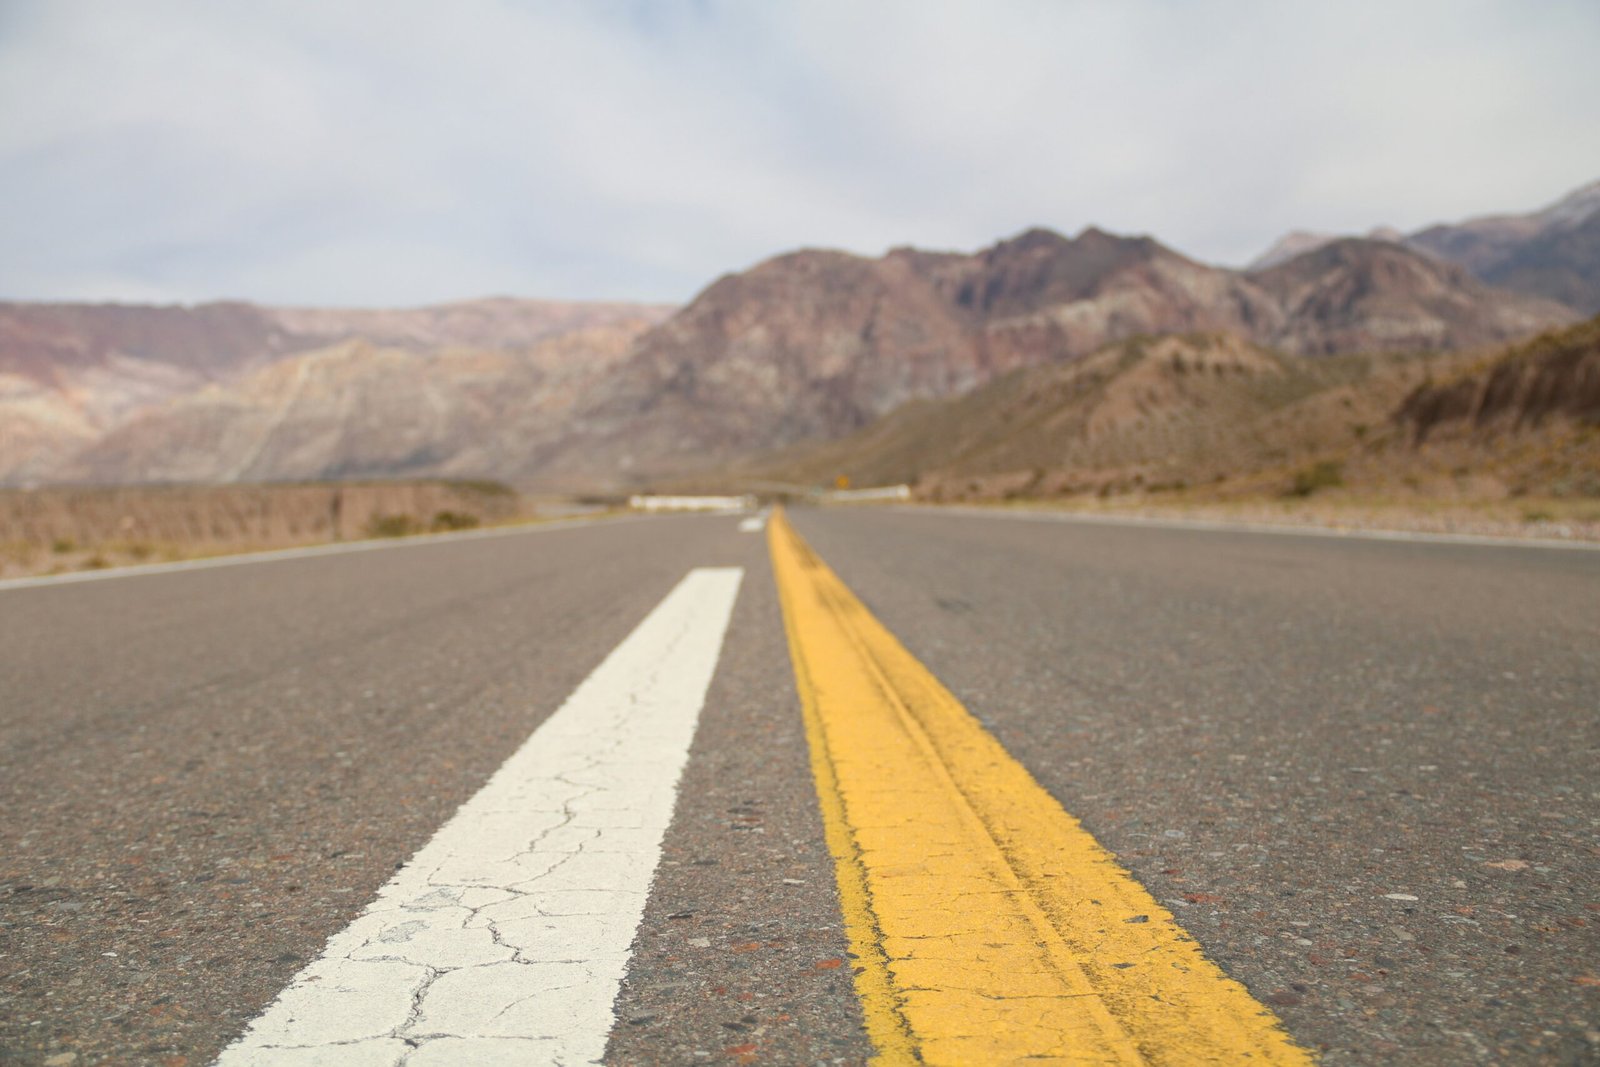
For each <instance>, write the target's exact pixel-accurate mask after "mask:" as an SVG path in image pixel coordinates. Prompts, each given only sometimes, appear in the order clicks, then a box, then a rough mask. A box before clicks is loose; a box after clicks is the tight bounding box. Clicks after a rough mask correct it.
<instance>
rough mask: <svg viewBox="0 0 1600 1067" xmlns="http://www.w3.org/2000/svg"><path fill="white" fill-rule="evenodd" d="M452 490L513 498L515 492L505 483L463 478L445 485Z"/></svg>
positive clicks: (488, 479) (485, 479)
mask: <svg viewBox="0 0 1600 1067" xmlns="http://www.w3.org/2000/svg"><path fill="white" fill-rule="evenodd" d="M445 484H446V485H448V486H450V487H451V488H454V489H460V490H463V491H465V492H468V493H478V494H480V495H482V496H514V495H516V490H514V489H512V488H511V487H510V486H509V485H507V484H506V483H505V482H497V481H494V480H493V479H490V478H463V479H456V480H452V481H448V482H446V483H445Z"/></svg>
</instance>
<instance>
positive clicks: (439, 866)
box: [218, 567, 744, 1067]
mask: <svg viewBox="0 0 1600 1067" xmlns="http://www.w3.org/2000/svg"><path fill="white" fill-rule="evenodd" d="M743 576H744V571H743V569H742V568H738V567H707V568H699V569H696V570H693V571H690V572H689V574H688V576H687V577H685V578H684V579H683V581H682V582H680V583H679V584H678V586H677V588H675V589H674V590H673V591H672V592H671V593H669V594H668V595H667V597H666V599H665V600H663V601H662V602H661V603H660V604H659V605H657V606H656V608H655V609H654V610H653V611H651V612H650V614H649V615H648V616H647V617H646V618H645V620H644V621H643V622H641V623H640V624H639V626H638V628H637V629H636V630H634V631H633V633H632V634H630V635H629V636H628V637H627V639H626V640H624V641H623V642H622V644H620V645H618V646H617V647H616V649H615V650H614V651H613V652H612V653H611V655H609V656H608V657H606V660H605V662H603V663H601V664H600V666H599V667H597V668H595V671H594V673H593V674H591V675H590V676H589V677H588V678H587V679H586V680H585V681H584V682H583V684H582V685H580V686H578V688H577V689H576V690H574V691H573V693H572V695H571V696H570V697H568V698H567V701H566V703H564V704H563V705H562V706H561V707H560V708H559V709H558V710H557V711H556V712H555V714H553V715H551V716H550V718H549V719H547V720H546V721H545V722H544V724H543V725H541V726H540V727H539V728H538V729H537V730H535V731H534V732H533V734H532V736H530V737H529V738H528V740H527V741H526V742H525V743H524V744H523V746H522V747H521V748H520V749H518V750H517V752H516V753H515V754H514V755H513V756H512V757H511V758H510V759H509V760H507V761H506V763H505V765H504V766H502V767H501V768H500V770H498V771H496V772H495V774H494V777H492V778H490V779H489V782H488V784H487V785H485V786H484V787H483V789H482V790H480V791H479V792H478V794H477V795H476V796H474V797H473V798H472V799H471V800H469V801H467V802H466V803H465V804H463V805H462V806H461V810H459V811H458V812H456V814H455V815H454V816H453V817H452V818H451V819H450V821H449V822H447V823H446V824H445V825H444V827H443V828H442V829H441V830H440V831H439V832H438V833H437V834H435V835H434V837H433V839H432V840H431V841H429V842H428V843H427V844H426V845H424V846H423V848H422V849H421V851H419V852H418V853H417V854H416V856H414V857H412V859H411V862H410V863H408V864H406V866H405V867H404V868H402V869H401V870H400V871H399V872H398V873H397V874H396V875H395V876H394V878H393V879H392V880H391V881H390V882H389V883H388V884H387V885H385V886H384V887H383V888H382V889H380V890H379V891H378V897H377V899H376V900H375V901H374V902H373V903H372V904H371V905H369V906H368V908H367V910H366V912H365V913H363V914H362V916H361V917H360V918H358V919H357V920H356V921H355V922H353V923H351V924H350V925H349V926H348V927H347V928H345V930H343V931H342V932H341V933H338V934H336V935H334V936H333V937H332V938H331V939H330V940H329V941H328V945H327V948H326V949H325V950H324V952H323V954H322V957H321V958H320V959H318V960H316V961H315V962H314V963H312V964H311V965H310V966H308V967H307V968H306V969H305V970H303V971H301V972H300V974H298V975H297V976H296V977H295V979H294V981H292V982H291V983H290V984H289V987H288V988H287V989H285V990H284V991H283V993H282V994H280V995H279V997H278V999H277V1000H276V1001H274V1002H273V1003H272V1005H271V1006H270V1007H268V1008H267V1010H266V1011H265V1012H263V1013H262V1015H261V1016H260V1017H259V1018H258V1019H256V1021H255V1022H254V1023H252V1024H251V1026H250V1029H249V1030H248V1031H247V1032H246V1033H245V1034H244V1036H243V1037H241V1038H240V1039H239V1040H238V1041H236V1042H235V1043H234V1044H233V1045H231V1046H229V1047H228V1048H227V1049H226V1050H225V1051H224V1052H223V1054H222V1057H221V1059H220V1060H219V1061H218V1062H219V1063H220V1064H222V1065H223V1067H240V1065H245V1064H249V1065H263V1067H264V1065H279V1064H283V1065H294V1067H308V1065H312V1064H339V1065H346V1064H354V1065H367V1064H371V1065H374V1067H376V1065H385V1067H394V1065H398V1064H401V1063H404V1064H405V1065H406V1067H423V1065H428V1064H472V1063H512V1062H514V1063H519V1064H535V1063H543V1064H565V1065H570V1064H579V1063H594V1062H598V1061H599V1059H600V1057H601V1055H602V1054H603V1053H604V1052H605V1047H606V1041H607V1038H608V1037H609V1035H610V1032H611V1028H612V1025H613V1023H614V1021H615V1020H614V1018H613V1014H612V1003H613V1001H614V1000H615V999H616V995H617V990H618V988H619V987H620V985H621V983H622V978H623V973H624V971H625V969H626V967H627V963H628V958H629V950H630V946H631V945H632V943H633V937H634V933H635V931H636V930H637V929H638V926H639V921H640V919H641V918H642V917H643V914H644V906H645V898H646V895H647V894H648V891H649V888H650V881H651V878H652V876H653V875H654V873H655V869H656V865H657V863H658V862H659V861H660V858H661V840H662V837H663V836H664V834H665V833H666V829H667V824H668V822H670V821H671V819H672V809H673V805H674V803H675V801H676V797H677V789H678V779H679V777H680V775H681V773H682V771H683V766H684V763H685V762H686V761H687V760H688V756H689V744H690V742H691V741H692V740H693V738H694V732H695V726H696V724H697V722H698V721H699V717H700V709H701V706H702V705H703V704H704V703H705V697H706V690H707V689H708V688H709V687H710V685H711V676H712V674H713V672H714V671H715V669H716V665H717V659H718V657H719V656H720V654H721V649H722V640H723V636H724V634H725V633H726V632H727V629H728V620H729V618H730V616H731V614H732V612H733V603H734V599H735V598H736V597H737V595H738V592H739V583H740V580H741V579H742V578H743Z"/></svg>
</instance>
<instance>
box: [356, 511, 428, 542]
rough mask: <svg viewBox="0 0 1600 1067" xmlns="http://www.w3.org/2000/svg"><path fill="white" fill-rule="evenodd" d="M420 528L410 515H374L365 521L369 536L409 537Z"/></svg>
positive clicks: (418, 531) (419, 531)
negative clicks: (370, 519) (369, 520)
mask: <svg viewBox="0 0 1600 1067" xmlns="http://www.w3.org/2000/svg"><path fill="white" fill-rule="evenodd" d="M421 532H422V528H421V526H420V525H419V524H418V523H417V520H415V519H413V518H412V517H411V516H410V515H374V516H373V517H372V521H371V522H369V523H367V536H369V537H409V536H411V535H412V534H414V533H421Z"/></svg>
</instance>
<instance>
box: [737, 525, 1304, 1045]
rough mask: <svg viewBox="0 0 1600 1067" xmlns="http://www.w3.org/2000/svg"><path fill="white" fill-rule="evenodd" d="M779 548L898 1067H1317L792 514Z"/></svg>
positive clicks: (867, 988) (844, 881) (847, 884)
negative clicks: (964, 702) (801, 530)
mask: <svg viewBox="0 0 1600 1067" xmlns="http://www.w3.org/2000/svg"><path fill="white" fill-rule="evenodd" d="M767 536H768V547H769V550H770V551H771V554H772V564H773V569H774V573H775V575H776V578H777V583H778V590H779V595H780V597H781V599H782V603H783V615H784V623H785V626H786V627H787V629H788V634H789V649H790V653H791V656H792V658H793V660H794V669H795V679H796V684H797V686H798V688H799V692H800V701H801V705H802V707H803V710H804V715H805V722H806V736H807V739H808V741H809V744H810V747H811V765H812V770H813V771H814V773H815V775H816V780H817V792H818V795H819V798H820V800H821V804H822V813H823V821H824V826H825V829H826V833H827V840H828V847H829V849H830V851H831V852H832V854H833V857H834V861H835V868H836V872H837V875H838V880H839V893H840V899H841V903H842V905H843V910H844V919H845V926H846V933H847V935H848V937H849V939H850V942H851V950H852V952H853V953H854V954H855V956H856V959H855V961H854V963H855V972H856V974H855V980H856V991H857V993H858V995H859V996H860V998H861V1002H862V1007H863V1011H864V1014H865V1017H866V1023H867V1029H868V1032H869V1033H870V1035H871V1037H872V1040H873V1042H874V1044H875V1045H876V1048H877V1052H878V1061H879V1062H880V1063H915V1062H923V1063H941V1064H943V1063H949V1064H967V1063H972V1064H978V1063H984V1064H987V1063H1007V1062H1013V1061H1018V1060H1029V1061H1035V1062H1052V1063H1072V1064H1098V1063H1116V1064H1128V1063H1152V1064H1235V1063H1258V1064H1308V1063H1311V1062H1312V1060H1311V1057H1310V1055H1309V1054H1308V1053H1307V1052H1306V1051H1305V1050H1304V1049H1302V1048H1300V1047H1299V1046H1297V1045H1295V1044H1294V1043H1293V1041H1292V1040H1291V1039H1290V1038H1289V1035H1288V1034H1287V1033H1286V1032H1285V1031H1284V1029H1283V1027H1282V1024H1281V1023H1279V1021H1278V1020H1277V1018H1276V1017H1275V1016H1274V1015H1273V1014H1272V1012H1271V1011H1269V1010H1268V1009H1267V1008H1266V1007H1264V1006H1263V1005H1262V1004H1261V1003H1259V1002H1258V1001H1256V1000H1255V999H1254V998H1252V997H1251V996H1250V994H1249V993H1248V992H1247V991H1246V990H1245V988H1244V987H1243V986H1242V985H1240V984H1239V983H1238V982H1236V981H1234V980H1233V979H1231V978H1229V977H1228V976H1227V975H1226V974H1224V973H1223V972H1222V971H1221V969H1219V968H1218V967H1217V966H1216V964H1214V963H1212V962H1211V961H1210V960H1208V959H1206V957H1205V956H1204V955H1203V954H1202V953H1201V951H1200V948H1199V946H1198V945H1197V944H1196V943H1195V942H1194V940H1193V939H1192V938H1191V937H1190V936H1189V935H1188V934H1187V933H1186V932H1185V931H1184V930H1183V928H1182V927H1180V926H1179V925H1178V923H1177V921H1176V920H1175V919H1174V918H1173V917H1172V914H1171V913H1170V912H1168V911H1167V910H1166V909H1165V908H1163V907H1162V906H1161V905H1159V904H1158V903H1156V901H1155V899H1154V898H1153V897H1151V896H1150V894H1149V893H1148V892H1147V891H1146V890H1145V889H1144V887H1143V886H1141V885H1140V884H1139V883H1138V882H1136V881H1135V880H1134V879H1133V877H1132V876H1130V875H1129V874H1128V873H1127V872H1126V871H1124V870H1123V869H1122V868H1121V867H1120V866H1118V864H1117V862H1116V860H1115V858H1114V857H1113V856H1112V855H1111V854H1110V853H1108V852H1107V851H1105V850H1104V849H1103V848H1101V847H1100V845H1099V844H1098V843H1097V842H1096V841H1095V840H1094V838H1093V837H1091V836H1090V835H1089V833H1088V832H1087V831H1086V830H1084V829H1083V828H1082V826H1080V825H1079V824H1078V821H1077V820H1076V819H1074V818H1073V817H1072V816H1071V815H1068V814H1067V813H1066V812H1065V811H1063V810H1062V808H1061V805H1060V804H1058V803H1057V802H1056V801H1055V799H1054V798H1053V797H1051V796H1050V794H1049V793H1047V792H1046V791H1045V790H1044V789H1043V788H1042V787H1041V786H1040V785H1039V784H1038V783H1037V782H1036V781H1034V779H1033V777H1032V776H1031V775H1030V774H1029V773H1028V771H1027V770H1026V769H1025V768H1024V767H1023V766H1022V765H1021V764H1020V763H1018V762H1017V761H1016V760H1015V759H1013V758H1012V757H1011V755H1010V754H1009V753H1008V752H1006V750H1005V749H1004V748H1003V747H1002V746H1001V745H1000V743H999V742H998V741H996V740H995V739H994V737H992V736H991V735H990V734H989V733H988V731H986V730H985V729H984V728H983V727H982V726H981V725H980V724H979V723H978V721H977V720H976V719H974V718H973V717H972V715H971V714H969V713H968V712H967V710H966V709H965V708H963V707H962V706H961V704H960V702H959V701H957V700H956V698H955V697H954V696H952V695H951V694H950V692H949V691H948V690H947V689H945V688H944V686H942V685H941V684H940V683H939V680H938V679H937V678H935V677H934V676H933V675H932V674H930V673H929V672H928V670H927V669H926V668H925V667H923V666H922V664H921V663H919V662H918V661H917V660H916V658H915V657H913V656H912V655H911V653H910V652H908V651H906V649H905V647H904V646H902V645H901V644H900V642H899V641H897V640H896V639H895V637H894V635H893V634H891V633H890V632H889V631H888V630H887V629H885V628H884V626H883V625H882V624H881V623H879V622H878V620H877V619H875V618H874V617H873V616H872V614H871V613H870V612H869V611H867V609H866V607H865V606H863V605H862V603H861V602H860V601H859V600H857V599H856V597H855V596H854V595H853V594H852V593H851V592H850V590H849V589H848V588H847V587H846V586H845V585H844V583H843V582H841V581H840V580H839V578H838V576H836V575H835V574H834V573H833V572H832V571H831V570H829V569H828V566H827V565H826V564H825V563H823V562H822V561H821V560H820V559H819V558H818V557H817V556H816V555H815V554H814V553H813V552H812V551H811V549H810V547H809V546H808V545H806V543H805V542H804V541H802V540H801V539H800V537H799V535H798V534H796V533H795V532H794V530H793V529H792V528H791V527H790V525H789V522H788V520H787V519H786V518H785V517H784V515H783V514H782V512H781V511H779V512H775V513H774V514H773V516H772V519H771V521H770V522H769V523H768V535H767Z"/></svg>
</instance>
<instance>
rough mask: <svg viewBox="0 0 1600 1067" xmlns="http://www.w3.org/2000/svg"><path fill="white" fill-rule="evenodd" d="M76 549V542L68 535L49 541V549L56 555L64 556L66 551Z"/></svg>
mask: <svg viewBox="0 0 1600 1067" xmlns="http://www.w3.org/2000/svg"><path fill="white" fill-rule="evenodd" d="M77 549H78V543H77V542H76V541H74V540H73V539H72V538H70V537H58V538H56V539H55V540H54V541H51V542H50V551H52V552H54V553H55V554H56V555H58V556H64V555H66V554H67V553H68V552H75V551H77Z"/></svg>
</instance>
